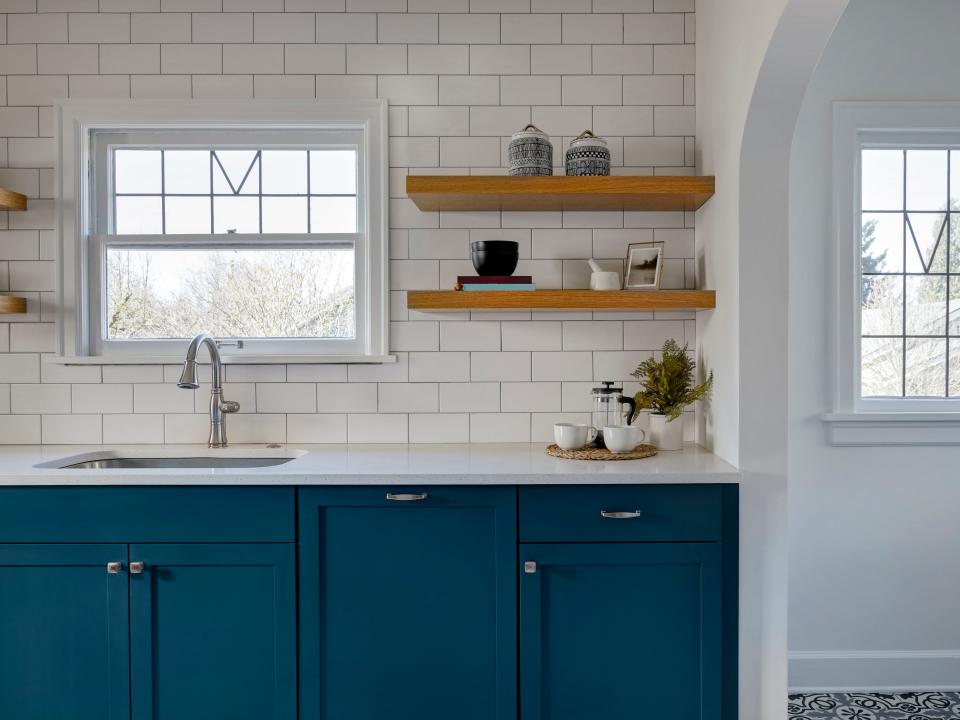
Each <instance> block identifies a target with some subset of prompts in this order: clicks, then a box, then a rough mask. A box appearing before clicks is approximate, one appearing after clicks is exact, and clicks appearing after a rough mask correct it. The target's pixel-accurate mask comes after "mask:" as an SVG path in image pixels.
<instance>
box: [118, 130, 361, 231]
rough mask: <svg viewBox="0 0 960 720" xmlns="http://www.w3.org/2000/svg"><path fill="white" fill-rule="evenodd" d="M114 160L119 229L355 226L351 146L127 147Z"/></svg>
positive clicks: (354, 167)
mask: <svg viewBox="0 0 960 720" xmlns="http://www.w3.org/2000/svg"><path fill="white" fill-rule="evenodd" d="M112 159H113V182H112V192H111V200H112V202H111V208H110V209H111V227H112V229H113V233H114V234H117V235H180V234H208V233H209V234H221V233H236V234H274V233H297V234H322V233H355V232H357V228H358V220H357V218H358V202H357V152H356V150H355V149H352V148H322V149H321V148H286V147H285V148H223V147H221V148H216V147H210V148H198V147H191V148H164V147H126V146H125V147H118V148H115V149H114V150H113V154H112Z"/></svg>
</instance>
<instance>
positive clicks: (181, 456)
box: [36, 445, 307, 471]
mask: <svg viewBox="0 0 960 720" xmlns="http://www.w3.org/2000/svg"><path fill="white" fill-rule="evenodd" d="M306 454H307V453H306V451H305V450H300V449H297V448H290V447H283V446H280V445H260V446H255V445H254V446H250V445H248V446H237V447H231V448H229V449H227V448H213V449H211V448H205V447H204V448H198V447H196V446H190V445H181V446H170V445H168V446H165V447H158V448H150V447H145V446H141V447H128V448H122V447H118V448H104V449H102V450H94V451H92V452H85V453H79V454H76V455H69V456H66V457H58V458H55V459H52V460H48V461H47V462H44V463H40V464H38V465H37V466H36V467H38V468H46V469H51V470H163V469H168V470H180V469H190V468H193V469H197V470H210V471H215V470H229V469H240V468H266V467H276V466H277V465H284V464H286V463H288V462H290V461H291V460H296V459H297V458H298V457H302V456H304V455H306Z"/></svg>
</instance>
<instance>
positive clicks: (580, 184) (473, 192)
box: [407, 175, 716, 211]
mask: <svg viewBox="0 0 960 720" xmlns="http://www.w3.org/2000/svg"><path fill="white" fill-rule="evenodd" d="M715 185H716V183H715V180H714V178H713V177H712V176H682V175H671V176H665V175H644V176H632V175H631V176H616V175H615V176H605V177H566V176H554V177H514V176H501V175H408V176H407V195H408V196H409V197H410V199H411V200H413V202H414V203H415V204H416V206H417V207H418V208H420V209H421V210H425V211H437V210H446V211H450V210H454V211H478V210H512V211H548V210H574V211H583V210H656V211H665V210H674V211H675V210H696V209H697V208H699V207H700V206H701V205H703V204H704V203H705V202H706V201H707V200H709V199H710V198H711V197H712V196H713V193H714V188H715Z"/></svg>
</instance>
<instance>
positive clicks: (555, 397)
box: [500, 382, 560, 413]
mask: <svg viewBox="0 0 960 720" xmlns="http://www.w3.org/2000/svg"><path fill="white" fill-rule="evenodd" d="M559 410H560V383H558V382H529V383H526V382H505V383H501V384H500V411H501V412H505V413H513V412H551V411H559Z"/></svg>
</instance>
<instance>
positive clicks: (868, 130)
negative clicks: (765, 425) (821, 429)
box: [822, 102, 960, 445]
mask: <svg viewBox="0 0 960 720" xmlns="http://www.w3.org/2000/svg"><path fill="white" fill-rule="evenodd" d="M945 145H955V146H960V103H956V102H890V103H888V102H835V103H834V105H833V186H834V187H833V225H834V244H835V256H834V269H835V273H834V282H833V291H834V297H833V304H834V308H835V312H834V313H833V317H832V323H833V327H832V328H831V336H832V345H833V352H832V355H833V361H834V362H833V366H834V372H833V378H832V385H833V393H832V394H833V411H832V412H830V413H827V414H824V415H823V416H822V420H823V421H824V422H825V423H826V424H827V425H828V435H829V439H830V441H831V442H832V444H835V445H929V444H935V445H945V444H947V445H952V444H960V398H864V397H861V396H860V330H861V328H860V301H861V300H860V292H861V274H860V246H859V243H858V242H856V241H855V240H856V238H859V237H860V231H861V228H860V197H861V188H860V157H861V150H862V149H864V148H874V147H884V146H887V147H925V146H937V147H942V146H945ZM930 428H940V429H941V430H938V431H937V432H936V433H931V432H930Z"/></svg>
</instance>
